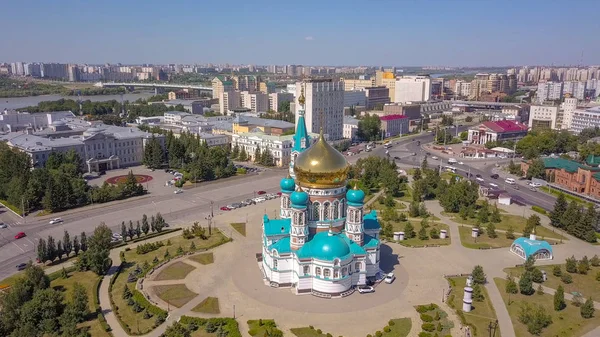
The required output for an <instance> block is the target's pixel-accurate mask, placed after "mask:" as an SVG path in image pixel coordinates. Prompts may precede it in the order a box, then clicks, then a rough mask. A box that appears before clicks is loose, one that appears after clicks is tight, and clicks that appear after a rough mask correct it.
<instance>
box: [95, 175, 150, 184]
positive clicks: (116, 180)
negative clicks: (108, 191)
mask: <svg viewBox="0 0 600 337" xmlns="http://www.w3.org/2000/svg"><path fill="white" fill-rule="evenodd" d="M134 176H135V180H136V181H137V183H138V184H144V183H147V182H149V181H151V180H152V179H153V178H152V177H151V176H149V175H145V174H135V175H134ZM126 181H127V175H121V176H115V177H110V178H108V179H106V180H105V182H107V183H109V184H111V185H118V184H124V183H125V182H126Z"/></svg>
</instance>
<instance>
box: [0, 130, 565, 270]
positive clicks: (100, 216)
mask: <svg viewBox="0 0 600 337" xmlns="http://www.w3.org/2000/svg"><path fill="white" fill-rule="evenodd" d="M466 128H467V127H466V126H464V127H461V128H459V132H460V131H463V130H466ZM432 140H433V134H431V133H426V134H424V135H419V136H412V137H407V138H402V139H401V140H398V141H394V145H393V147H392V148H391V149H389V155H390V156H392V157H394V156H398V157H400V158H401V159H400V160H399V161H398V162H399V163H400V164H403V165H414V166H419V165H420V163H421V161H422V158H423V156H424V155H425V151H422V148H421V146H419V145H417V143H418V142H419V141H420V142H421V145H423V144H425V143H426V142H431V141H432ZM413 152H416V153H417V156H412V155H411V154H412V153H413ZM370 155H377V156H386V149H384V148H383V146H378V147H377V148H375V149H374V150H373V151H372V152H363V153H360V154H358V155H355V156H351V157H348V161H349V162H350V163H355V162H356V161H357V160H358V159H359V158H364V157H367V156H370ZM431 164H432V165H433V163H431ZM479 164H481V163H477V162H475V161H474V162H466V163H465V165H463V166H464V168H463V169H464V170H467V171H468V170H470V171H471V173H472V174H481V175H482V176H483V177H484V178H486V180H487V181H491V179H489V178H488V177H489V174H490V172H491V170H492V168H493V166H491V165H490V167H484V168H478V165H479ZM285 174H286V170H284V169H269V170H265V171H263V172H261V173H260V174H258V175H252V176H248V177H244V178H237V179H228V180H223V181H216V182H211V183H208V184H200V185H199V186H198V187H196V188H192V189H188V190H186V191H185V192H184V193H182V194H162V195H161V194H150V195H148V196H144V197H138V198H137V199H135V200H126V201H119V202H113V203H110V204H104V205H93V206H87V207H83V208H80V209H75V210H71V211H67V212H63V213H62V214H56V215H53V216H52V217H55V216H58V217H61V218H62V219H63V220H64V222H63V223H61V224H56V225H50V224H48V221H49V220H50V218H51V217H50V216H46V217H39V218H36V217H32V216H28V217H27V218H26V219H20V218H19V217H17V216H15V215H14V214H12V213H11V212H10V211H5V212H3V213H0V221H2V222H5V223H7V224H9V226H10V227H9V228H5V229H0V279H3V278H5V277H8V276H10V275H12V274H14V273H16V268H15V266H16V265H17V264H19V263H22V262H27V261H29V260H35V258H36V254H35V247H36V245H37V242H38V240H39V238H47V237H48V236H49V235H51V236H53V237H54V238H55V240H57V241H58V240H60V239H62V236H63V232H64V231H65V230H67V231H69V233H70V235H71V236H74V235H79V234H80V233H81V232H86V233H87V234H88V235H89V234H90V233H91V232H92V231H93V230H94V228H95V227H96V226H97V225H99V224H100V223H102V222H104V223H105V224H107V225H108V226H109V227H110V228H111V229H112V230H113V231H116V232H120V224H121V222H122V221H125V222H126V223H129V220H132V221H133V222H134V224H135V223H136V221H138V220H141V218H142V215H143V214H147V215H148V216H150V215H152V214H155V213H157V212H160V213H161V214H162V215H163V216H164V218H165V220H166V221H167V222H170V223H172V224H175V225H178V224H183V223H188V222H189V221H205V220H204V219H205V218H206V217H207V216H208V215H209V214H210V213H211V202H212V209H213V212H214V213H218V212H221V211H220V210H219V208H220V207H221V206H224V205H227V204H231V203H233V202H239V201H241V200H244V199H247V198H251V197H254V196H255V195H254V193H255V192H256V191H258V190H264V191H267V192H269V193H272V192H277V191H279V181H280V180H281V178H282V177H283V176H285ZM510 194H511V195H517V196H519V197H521V198H522V199H523V200H526V201H527V202H528V203H530V204H535V205H538V206H541V207H544V208H546V209H549V208H551V207H552V205H553V204H554V201H553V197H551V196H548V195H545V194H543V193H541V192H532V191H529V190H528V189H526V188H521V189H520V190H518V191H517V190H511V191H510ZM260 207H261V206H260V205H255V206H249V209H248V211H249V212H256V211H260ZM1 211H2V210H1V209H0V212H1ZM190 219H191V220H190ZM18 232H25V233H26V234H27V237H25V238H22V239H18V240H17V239H14V236H15V234H17V233H18Z"/></svg>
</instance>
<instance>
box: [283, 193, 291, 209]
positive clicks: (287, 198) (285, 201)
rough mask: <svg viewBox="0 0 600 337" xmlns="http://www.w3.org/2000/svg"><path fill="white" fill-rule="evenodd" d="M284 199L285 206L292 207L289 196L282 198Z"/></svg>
mask: <svg viewBox="0 0 600 337" xmlns="http://www.w3.org/2000/svg"><path fill="white" fill-rule="evenodd" d="M282 200H283V208H290V198H289V197H287V196H284V197H283V198H282Z"/></svg>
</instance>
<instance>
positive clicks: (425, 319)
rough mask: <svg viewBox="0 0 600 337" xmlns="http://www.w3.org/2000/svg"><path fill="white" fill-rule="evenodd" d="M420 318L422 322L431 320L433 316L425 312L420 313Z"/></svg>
mask: <svg viewBox="0 0 600 337" xmlns="http://www.w3.org/2000/svg"><path fill="white" fill-rule="evenodd" d="M421 320H422V321H423V322H433V317H431V316H430V315H427V314H421Z"/></svg>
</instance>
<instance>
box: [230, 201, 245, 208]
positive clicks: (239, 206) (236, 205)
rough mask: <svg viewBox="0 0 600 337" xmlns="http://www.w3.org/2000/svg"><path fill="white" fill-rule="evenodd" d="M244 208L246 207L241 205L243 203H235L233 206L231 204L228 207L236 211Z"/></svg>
mask: <svg viewBox="0 0 600 337" xmlns="http://www.w3.org/2000/svg"><path fill="white" fill-rule="evenodd" d="M243 206H244V205H242V203H241V202H234V203H233V204H231V205H228V207H231V208H233V209H236V208H242V207H243Z"/></svg>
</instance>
